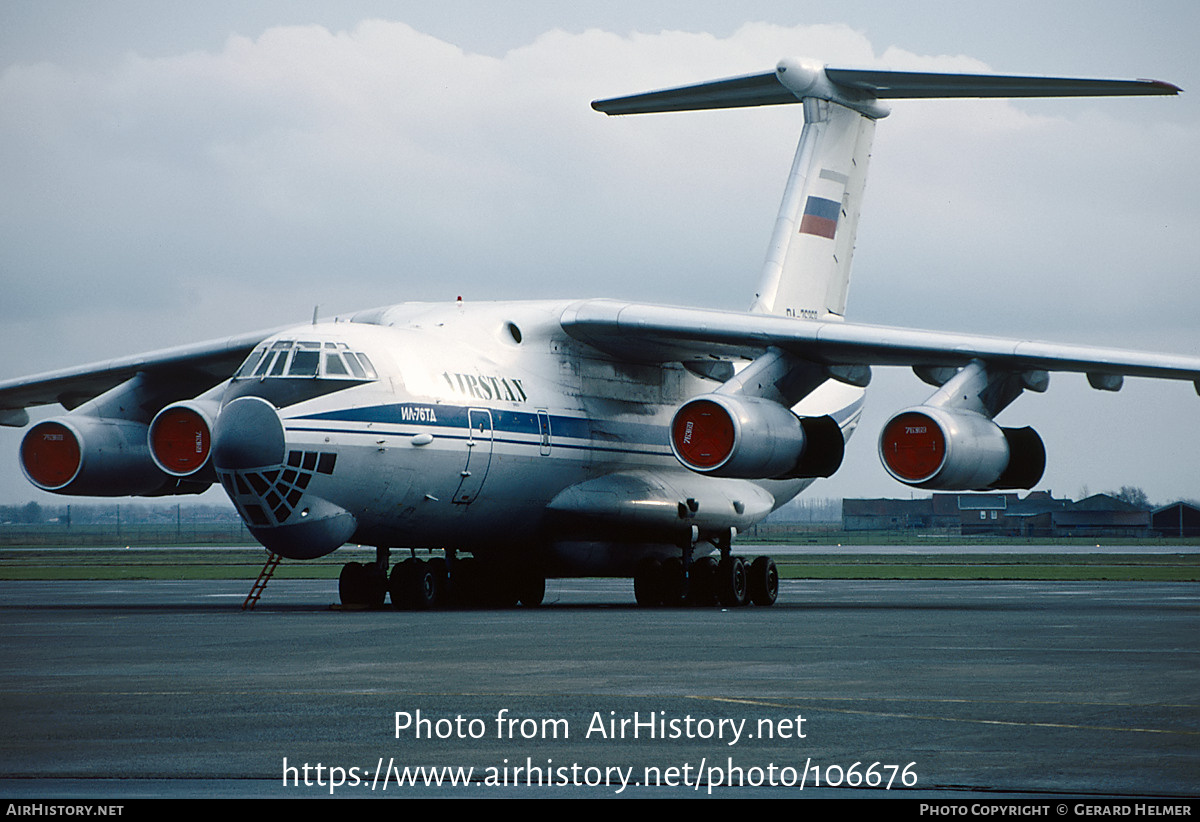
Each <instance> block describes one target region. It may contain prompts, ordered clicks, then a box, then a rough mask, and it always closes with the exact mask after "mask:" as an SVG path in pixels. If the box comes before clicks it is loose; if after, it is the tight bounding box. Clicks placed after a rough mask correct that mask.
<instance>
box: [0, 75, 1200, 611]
mask: <svg viewBox="0 0 1200 822" xmlns="http://www.w3.org/2000/svg"><path fill="white" fill-rule="evenodd" d="M1178 92H1179V89H1178V88H1177V87H1175V86H1173V85H1170V84H1168V83H1163V82H1159V81H1151V80H1099V79H1071V78H1050V77H1028V76H998V75H980V74H931V73H919V72H897V71H884V70H875V69H868V70H864V69H853V68H834V67H829V66H826V65H822V64H818V63H813V62H809V61H804V60H800V59H785V60H783V61H781V62H780V63H779V64H778V65H777V66H776V67H775V69H774V70H773V71H768V72H765V73H760V74H753V75H747V76H742V77H735V78H730V79H724V80H717V81H712V82H706V83H701V84H698V85H692V86H684V87H677V88H670V89H666V90H662V91H656V92H649V93H645V94H638V95H633V96H626V97H618V98H612V99H606V100H598V101H596V102H594V103H593V104H592V106H593V108H594V109H596V110H597V111H599V112H603V113H605V114H608V115H627V114H638V113H652V112H675V111H686V110H695V109H719V108H736V107H751V106H764V105H779V104H790V103H799V104H801V105H802V106H803V112H804V124H803V128H802V131H801V134H800V139H799V144H798V146H797V148H796V154H795V160H794V162H793V164H792V167H791V172H790V174H789V175H788V178H787V182H786V185H785V189H784V195H783V202H782V205H781V207H780V210H779V214H778V217H777V220H776V223H775V228H774V231H773V234H772V236H771V239H770V244H769V250H768V254H767V259H766V263H765V265H764V268H763V271H762V274H761V279H760V281H759V284H758V288H757V289H756V291H755V292H754V294H753V299H752V301H749V302H750V307H749V310H748V311H745V312H737V311H717V310H706V309H696V308H678V307H666V306H659V305H647V304H638V303H629V302H621V301H614V300H606V299H587V300H579V301H533V302H496V303H486V302H479V303H477V302H473V301H470V302H468V301H463V300H461V299H459V300H457V301H455V302H452V303H448V304H433V303H402V304H399V305H393V306H388V307H384V308H377V309H373V310H368V311H362V312H359V313H354V314H349V315H347V316H339V317H335V318H333V319H332V320H329V321H322V322H317V321H316V319H315V318H314V321H313V322H312V323H310V324H305V325H299V326H295V327H291V328H283V329H275V330H271V331H262V332H256V333H250V334H245V335H241V336H236V337H231V338H225V339H219V340H214V341H210V342H204V343H199V344H193V345H186V346H182V347H176V348H170V349H166V350H161V351H156V352H152V353H148V354H143V355H138V356H132V357H126V358H121V359H114V360H108V361H105V362H100V363H95V364H92V365H87V366H82V367H76V368H68V369H64V370H60V371H54V372H50V373H44V374H39V375H34V376H31V377H27V378H23V379H16V380H9V381H5V382H3V383H0V424H4V425H10V426H22V427H23V426H29V429H28V431H27V432H26V433H25V435H24V438H23V440H22V442H21V446H20V455H19V459H20V465H21V468H22V470H23V471H24V473H25V476H26V477H27V478H28V479H29V481H30V482H32V483H33V484H34V485H35V486H37V487H38V488H41V489H44V490H46V491H52V492H56V493H60V494H67V495H72V494H77V495H109V496H129V495H133V496H161V495H172V494H191V493H197V492H200V491H203V490H204V489H207V488H208V487H210V486H211V485H212V484H214V483H220V485H221V487H222V488H223V489H224V490H225V493H226V494H227V495H228V496H229V498H230V500H232V502H233V504H234V505H235V506H236V508H237V510H238V512H239V514H240V515H241V517H242V518H243V520H244V521H245V523H246V525H247V527H248V528H249V530H250V532H251V533H252V534H253V535H254V537H255V538H256V539H257V540H258V541H259V542H261V543H262V544H263V545H264V546H265V547H266V548H267V549H268V550H270V551H271V552H274V553H275V554H277V555H279V556H282V557H286V558H289V559H294V560H308V559H313V558H316V557H321V556H325V555H327V554H330V553H331V552H333V551H335V550H337V549H338V548H339V547H341V546H343V545H345V544H347V543H352V544H358V545H366V546H372V547H374V548H375V549H376V550H375V561H374V562H373V563H359V562H349V563H347V564H346V565H345V566H344V567H343V568H342V571H341V576H340V579H339V585H338V589H339V595H340V598H341V601H342V603H343V605H345V606H355V607H364V606H366V607H370V606H381V605H383V604H384V603H385V602H387V601H388V599H389V598H390V601H391V603H392V604H393V605H395V606H396V607H398V608H405V609H429V608H439V607H445V606H448V605H454V604H464V605H481V604H483V605H491V606H514V605H517V604H522V605H525V606H535V605H538V604H540V603H541V602H542V599H543V597H544V592H545V583H546V579H547V578H558V577H570V576H608V577H630V578H632V580H633V589H634V591H633V592H634V596H635V598H636V601H637V602H638V603H639V604H641V605H646V606H655V605H682V604H693V605H716V604H718V603H719V604H721V605H723V606H725V607H735V606H741V605H745V604H747V603H754V604H756V605H760V606H767V605H771V604H773V603H774V602H775V600H776V598H777V596H778V587H779V580H778V571H777V569H776V567H775V564H774V563H773V562H772V560H771V559H770V558H769V557H765V556H759V557H754V558H749V557H746V558H743V557H741V556H738V555H737V554H735V553H734V551H733V548H734V542H735V540H736V537H737V536H738V534H740V533H744V532H745V531H746V530H747V529H749V528H751V527H752V526H754V525H755V524H756V523H758V522H761V521H762V520H763V519H764V518H765V517H767V516H768V515H769V514H770V513H771V512H772V511H774V510H775V509H777V508H779V507H780V506H781V505H783V504H784V503H786V502H787V501H789V500H791V499H792V498H793V497H795V496H796V495H797V494H799V493H800V492H801V491H803V490H804V489H805V488H806V487H808V486H809V485H810V484H811V483H812V482H813V481H814V480H815V479H817V478H819V477H828V476H831V475H832V474H833V473H834V472H835V471H837V470H838V467H839V466H840V465H841V462H842V456H843V452H844V448H845V443H846V441H847V439H848V438H849V437H850V435H851V434H852V433H853V432H854V430H855V428H856V427H857V425H858V423H859V420H860V416H861V410H862V401H863V394H864V389H865V388H866V386H867V385H868V383H869V382H870V379H871V368H872V367H873V366H905V367H909V368H911V369H912V370H913V372H914V373H915V375H916V376H917V377H918V378H920V379H921V380H923V381H924V382H926V383H928V384H929V386H930V388H931V389H932V393H931V394H930V395H929V397H928V399H926V400H925V401H924V402H923V403H921V404H920V405H917V406H915V407H911V408H903V409H900V410H899V411H897V412H896V413H895V414H894V415H893V416H892V417H891V418H890V419H889V420H888V421H887V422H886V424H885V425H884V426H883V428H882V431H881V432H879V434H878V451H879V456H880V459H881V460H882V463H883V466H884V468H885V469H886V470H887V472H888V473H889V474H890V475H891V476H892V477H894V478H895V479H896V480H898V481H899V482H901V483H903V484H905V485H908V486H910V487H913V488H919V489H940V490H964V491H971V490H991V489H1028V488H1032V487H1033V486H1034V485H1035V484H1036V483H1037V482H1038V480H1039V479H1040V477H1041V476H1042V473H1043V471H1044V468H1045V465H1046V450H1045V447H1044V445H1043V442H1042V439H1041V437H1040V436H1039V435H1038V433H1037V432H1036V431H1034V430H1033V429H1031V428H1028V427H1002V426H1001V425H1000V424H998V423H997V422H996V421H995V418H996V417H997V416H998V415H999V414H1000V413H1001V412H1002V411H1004V410H1005V409H1006V408H1007V407H1008V406H1009V405H1010V404H1011V403H1012V402H1013V401H1014V400H1016V399H1017V398H1018V397H1019V396H1020V395H1021V394H1022V393H1023V392H1025V391H1032V392H1042V391H1045V390H1046V388H1047V386H1048V383H1049V373H1050V372H1052V371H1068V372H1081V373H1084V374H1086V375H1087V379H1088V381H1089V382H1090V384H1091V385H1092V386H1093V387H1094V388H1097V389H1100V390H1109V391H1112V390H1117V389H1118V388H1120V386H1121V384H1122V381H1123V379H1124V378H1125V377H1127V376H1132V377H1148V378H1157V379H1172V380H1190V381H1192V382H1193V383H1194V384H1195V386H1196V390H1197V391H1198V392H1200V358H1196V357H1187V356H1178V355H1169V354H1149V353H1138V352H1130V351H1122V350H1109V349H1099V348H1085V347H1080V346H1072V345H1059V344H1050V343H1042V342H1035V341H1030V340H1016V339H1002V338H994V337H984V336H972V335H963V334H950V333H939V332H934V331H920V330H912V329H904V328H893V327H881V326H871V325H861V324H855V323H852V322H848V321H846V320H845V314H846V295H847V289H848V285H849V279H850V267H851V258H852V255H853V251H854V242H855V232H856V229H857V225H858V221H859V214H860V210H861V206H862V198H863V191H864V187H865V184H866V177H867V165H868V161H869V158H870V152H871V142H872V138H873V136H874V132H875V126H876V123H877V122H878V121H879V120H881V119H883V118H884V117H886V116H887V114H888V113H889V103H888V102H887V101H888V100H891V99H901V98H931V97H1074V96H1092V95H1102V96H1103V95H1173V94H1177V93H1178ZM712 116H720V115H712ZM747 296H748V297H749V294H747ZM54 403H58V404H60V405H61V406H62V407H63V408H64V409H65V413H63V414H61V415H59V416H55V417H51V418H48V419H44V420H41V421H39V422H37V423H36V424H33V425H32V426H30V425H29V423H30V417H29V414H28V410H27V409H28V408H30V407H35V406H42V405H50V404H54ZM393 553H395V554H396V555H397V557H396V558H397V559H398V561H397V562H395V564H394V565H393V564H392V559H393Z"/></svg>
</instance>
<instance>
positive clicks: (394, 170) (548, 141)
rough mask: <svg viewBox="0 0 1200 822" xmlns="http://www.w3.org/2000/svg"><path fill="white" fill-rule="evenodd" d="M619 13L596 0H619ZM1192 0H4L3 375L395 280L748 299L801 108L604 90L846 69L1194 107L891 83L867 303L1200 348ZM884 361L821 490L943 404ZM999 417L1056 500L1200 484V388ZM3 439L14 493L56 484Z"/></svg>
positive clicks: (1085, 393)
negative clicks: (1147, 84)
mask: <svg viewBox="0 0 1200 822" xmlns="http://www.w3.org/2000/svg"><path fill="white" fill-rule="evenodd" d="M592 6H599V8H592ZM1197 31H1200V5H1198V4H1195V3H1192V2H1178V3H1149V4H1140V5H1137V6H1136V7H1135V6H1134V5H1132V4H1128V3H1098V2H1087V3H1054V4H1047V3H1043V2H1029V3H988V4H964V3H960V2H947V3H907V4H897V3H891V2H879V3H844V2H839V3H825V2H817V3H806V2H797V1H796V0H792V1H791V2H786V3H782V2H781V3H774V2H758V3H756V2H740V3H727V2H724V3H710V2H679V3H675V2H670V3H668V2H657V3H656V2H637V3H632V2H631V3H608V4H564V3H557V2H544V3H536V2H529V3H520V2H514V3H490V2H489V3H483V2H479V3H469V2H442V3H438V4H431V3H423V2H422V3H403V2H339V3H316V2H265V3H243V2H206V3H196V2H164V1H163V0H154V1H153V2H122V3H97V2H20V1H19V0H17V1H14V0H8V1H7V2H4V3H2V4H0V192H2V193H0V283H2V285H3V293H2V295H0V342H3V345H4V351H5V352H6V356H4V357H3V358H2V359H0V379H7V378H13V377H19V376H22V375H25V374H30V373H36V372H38V371H43V370H48V369H53V368H61V367H66V366H70V365H76V364H80V363H83V362H89V361H93V360H97V359H102V358H105V357H113V356H122V355H126V354H131V353H136V352H139V351H143V350H148V349H155V348H162V347H167V346H171V345H176V344H181V343H185V342H195V341H199V340H203V339H208V338H212V337H217V336H221V335H224V334H230V333H238V332H243V331H249V330H253V329H256V328H263V327H271V326H276V325H279V324H283V323H288V322H292V321H295V322H305V321H307V320H308V319H309V318H310V317H311V315H312V311H313V306H314V305H319V306H320V311H321V314H322V315H326V316H328V315H330V314H333V313H337V312H343V311H350V310H355V309H359V308H366V307H371V306H376V305H383V304H388V303H392V302H399V301H402V300H410V299H415V300H452V299H454V298H455V296H457V295H459V294H461V295H463V296H464V298H466V299H468V300H488V299H524V298H544V297H593V296H606V297H614V298H621V299H628V300H636V301H646V302H659V303H683V304H693V305H704V306H710V307H719V308H730V309H744V308H746V307H748V306H749V303H750V298H751V296H752V294H753V290H754V287H755V285H756V284H757V281H758V273H759V269H760V267H761V264H762V260H763V255H764V252H765V249H766V245H767V240H768V237H769V234H770V230H771V227H772V225H773V221H774V216H775V211H776V209H777V207H778V203H779V199H780V196H781V194H782V187H783V181H784V177H785V175H786V173H787V170H788V167H789V165H790V162H791V157H792V152H793V150H794V147H795V142H796V138H797V136H798V134H799V129H800V126H801V110H800V107H798V106H788V107H775V108H769V109H750V110H740V111H723V112H699V113H687V114H675V115H652V116H646V117H629V118H608V117H605V116H603V115H600V114H598V113H596V112H594V111H592V110H591V109H590V107H589V105H588V104H589V102H590V101H591V100H592V99H594V98H597V97H606V96H614V95H619V94H625V93H633V92H637V91H644V90H649V89H653V88H659V87H663V86H668V85H673V84H678V83H687V82H698V81H702V80H708V79H714V78H718V77H724V76H729V75H735V74H742V73H747V72H757V71H764V70H768V69H771V68H773V66H774V65H775V63H776V62H777V61H778V60H779V59H780V58H781V57H785V56H803V57H813V58H817V59H820V60H824V61H826V62H829V63H830V64H835V65H853V66H878V67H891V68H901V69H905V68H907V69H922V70H947V71H964V70H965V71H997V72H1008V73H1031V74H1052V75H1079V76H1112V77H1152V78H1156V79H1161V80H1166V81H1169V82H1173V83H1175V84H1177V85H1179V86H1181V87H1183V89H1184V90H1185V93H1184V94H1183V95H1182V96H1180V97H1177V98H1148V99H1109V100H1071V101H1065V102H1060V101H1053V102H1046V101H1037V102H1023V103H1016V104H1014V103H1009V102H1005V101H929V102H925V101H922V102H909V101H896V102H895V104H894V106H893V114H892V115H891V116H890V117H888V118H887V119H886V120H884V121H882V122H881V123H880V126H879V129H878V132H877V136H876V141H875V150H874V155H873V158H872V165H871V175H870V178H869V180H868V185H867V196H866V204H865V208H864V215H863V219H862V222H861V225H860V232H859V242H858V250H857V252H856V255H855V271H854V277H853V280H852V286H851V290H850V303H849V309H848V314H849V319H852V320H857V321H862V322H871V323H880V324H889V325H900V326H910V327H918V328H934V329H944V330H955V331H967V332H977V333H987V334H997V335H1004V336H1021V337H1031V338H1036V339H1047V340H1053V341H1062V342H1080V343H1089V344H1095V345H1103V346H1113V347H1130V348H1140V349H1148V350H1161V351H1168V352H1174V353H1183V354H1193V355H1194V354H1198V353H1200V328H1198V327H1197V322H1196V317H1197V314H1198V313H1200V311H1198V310H1200V287H1198V286H1197V282H1198V278H1197V273H1198V272H1197V268H1198V267H1200V197H1197V196H1196V187H1197V183H1198V182H1200V162H1198V161H1197V156H1196V151H1197V149H1198V148H1200V61H1198V60H1197V59H1196V57H1195V50H1194V43H1193V42H1192V40H1193V39H1194V36H1195V33H1196V32H1197ZM931 390H932V389H929V388H928V387H926V386H925V385H924V384H922V383H920V382H919V381H918V380H917V379H916V378H915V377H914V376H913V375H912V374H911V373H910V372H908V371H905V370H896V371H890V370H885V369H877V372H876V380H875V383H874V384H873V386H872V390H871V392H870V393H869V395H868V413H867V415H866V416H865V418H864V428H863V429H862V430H860V432H859V435H858V436H857V437H856V438H855V440H854V441H853V442H852V443H851V445H850V450H849V454H848V457H847V463H846V466H845V467H844V468H843V469H842V471H841V472H840V473H839V474H838V476H837V477H835V478H834V479H832V480H828V481H822V482H820V483H818V484H817V485H816V486H815V487H814V489H813V490H812V491H811V492H810V493H812V494H814V495H817V496H908V494H909V489H907V488H906V487H905V486H902V485H899V484H898V483H895V482H894V481H892V480H890V479H888V478H887V476H886V474H885V472H884V470H883V469H882V467H880V466H879V464H878V460H877V458H876V456H875V440H876V437H877V435H878V430H879V427H880V426H881V425H882V422H883V421H884V419H886V417H887V416H889V415H890V414H891V413H892V412H894V411H895V410H898V409H899V408H901V407H903V406H906V405H911V404H915V403H918V402H920V401H921V400H923V399H924V398H925V397H926V396H927V395H928V394H929V393H930V391H931ZM999 421H1000V422H1001V423H1003V424H1006V425H1014V426H1023V425H1033V426H1034V427H1035V428H1037V429H1038V430H1039V431H1040V432H1041V434H1042V436H1043V438H1044V439H1045V441H1046V444H1047V450H1048V452H1049V459H1050V465H1049V468H1048V470H1047V473H1046V478H1045V480H1044V481H1043V484H1042V487H1044V488H1050V489H1051V490H1053V491H1054V492H1055V493H1056V494H1060V495H1069V496H1076V495H1078V494H1079V493H1080V492H1081V491H1082V490H1083V489H1084V488H1085V486H1086V488H1087V489H1088V490H1090V491H1092V492H1096V491H1102V490H1108V489H1113V488H1117V487H1119V486H1121V485H1138V486H1141V487H1143V488H1144V489H1145V490H1146V491H1147V493H1148V494H1149V495H1150V498H1151V499H1152V500H1153V501H1156V502H1166V501H1169V500H1172V499H1176V498H1180V497H1192V498H1200V471H1197V469H1196V463H1197V457H1200V425H1198V422H1200V397H1197V396H1196V393H1195V391H1194V390H1193V389H1192V386H1191V385H1190V384H1188V383H1163V384H1160V383H1153V382H1149V381H1145V380H1129V381H1128V382H1127V384H1126V387H1125V389H1124V390H1123V391H1122V392H1120V393H1119V394H1109V393H1105V392H1097V391H1093V390H1091V389H1089V388H1088V387H1087V385H1086V383H1085V381H1084V379H1083V378H1082V377H1081V376H1072V375H1057V376H1054V377H1052V379H1051V386H1050V391H1049V393H1047V394H1045V395H1031V396H1026V397H1023V398H1021V399H1020V400H1018V401H1017V403H1015V404H1014V405H1013V406H1012V407H1011V408H1009V409H1008V410H1007V411H1005V412H1004V414H1002V415H1001V417H1000V418H999ZM19 437H20V434H19V432H16V431H13V430H11V429H5V430H4V431H2V432H0V454H2V455H3V465H2V466H0V502H21V501H25V500H28V499H37V500H39V501H42V502H46V501H62V500H64V499H65V498H61V497H54V496H52V495H46V494H40V493H38V492H36V491H35V490H34V489H33V487H32V486H30V485H28V484H27V483H26V482H25V480H24V478H23V477H22V476H21V473H20V469H19V467H18V466H17V463H16V448H17V443H18V442H19Z"/></svg>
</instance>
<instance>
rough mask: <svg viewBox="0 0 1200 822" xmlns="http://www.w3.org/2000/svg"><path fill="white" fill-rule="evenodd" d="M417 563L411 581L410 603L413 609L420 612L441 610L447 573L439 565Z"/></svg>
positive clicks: (419, 561)
mask: <svg viewBox="0 0 1200 822" xmlns="http://www.w3.org/2000/svg"><path fill="white" fill-rule="evenodd" d="M408 561H409V562H415V563H416V564H415V565H414V566H413V570H412V571H411V572H410V573H411V577H410V579H409V585H410V588H409V591H410V593H409V601H410V602H411V607H412V608H415V609H416V610H418V611H430V610H433V609H434V608H440V607H441V605H442V601H443V600H444V599H445V594H446V573H445V570H444V569H443V568H442V567H441V566H440V564H439V565H434V563H433V562H422V561H421V560H408Z"/></svg>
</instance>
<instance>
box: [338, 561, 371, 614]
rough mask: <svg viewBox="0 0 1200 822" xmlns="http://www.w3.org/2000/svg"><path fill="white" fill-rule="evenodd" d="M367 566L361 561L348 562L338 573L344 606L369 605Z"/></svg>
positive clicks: (360, 606)
mask: <svg viewBox="0 0 1200 822" xmlns="http://www.w3.org/2000/svg"><path fill="white" fill-rule="evenodd" d="M366 570H367V569H366V568H364V567H363V565H362V563H360V562H347V563H346V564H345V565H343V566H342V572H341V573H340V574H338V597H339V598H340V599H341V601H342V607H343V608H365V607H366V605H367V592H366V577H367V575H366Z"/></svg>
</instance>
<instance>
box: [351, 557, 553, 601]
mask: <svg viewBox="0 0 1200 822" xmlns="http://www.w3.org/2000/svg"><path fill="white" fill-rule="evenodd" d="M387 568H388V549H387V548H378V549H376V561H375V562H374V563H372V564H370V565H365V564H363V563H360V562H348V563H346V565H344V566H343V567H342V572H341V575H340V576H339V577H338V593H339V594H340V596H341V600H342V606H343V607H345V608H379V607H382V606H383V603H384V600H385V598H386V597H387V596H388V595H389V594H390V595H391V600H392V605H393V606H394V607H395V608H397V609H399V610H405V611H429V610H435V609H440V608H447V607H461V608H479V607H483V608H512V607H515V606H516V605H518V604H520V605H523V606H524V607H526V608H535V607H537V606H538V605H541V604H542V599H543V598H544V597H545V595H546V577H545V576H544V575H543V574H542V573H541V572H540V571H539V570H537V569H536V568H534V567H532V566H527V567H520V568H515V569H514V568H511V567H507V566H496V565H486V566H483V565H480V564H479V561H478V560H476V559H474V558H468V559H457V558H456V557H455V552H454V551H453V550H448V551H447V552H446V558H445V559H443V558H441V557H434V558H433V559H428V560H422V559H418V558H417V557H416V552H415V551H413V552H412V556H410V557H409V558H408V559H405V560H404V561H402V562H398V563H396V565H395V567H393V568H392V572H391V574H390V575H389V574H388V573H387Z"/></svg>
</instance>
